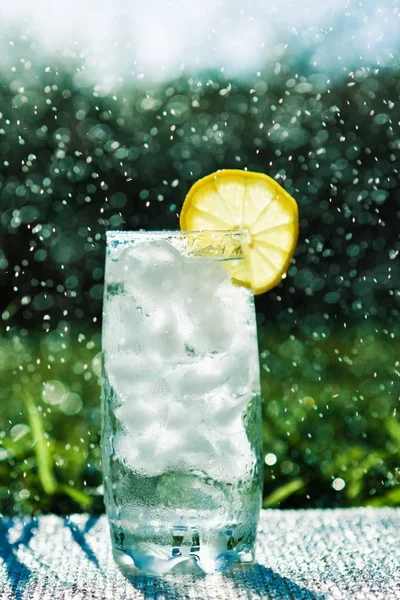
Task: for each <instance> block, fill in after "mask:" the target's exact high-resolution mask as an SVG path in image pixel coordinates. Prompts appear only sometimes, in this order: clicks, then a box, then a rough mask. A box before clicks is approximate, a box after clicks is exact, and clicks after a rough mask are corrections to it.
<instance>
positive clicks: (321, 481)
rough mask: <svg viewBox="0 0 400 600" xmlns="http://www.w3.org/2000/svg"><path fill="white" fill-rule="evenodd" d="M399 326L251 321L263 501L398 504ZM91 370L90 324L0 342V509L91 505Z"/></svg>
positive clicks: (94, 473)
mask: <svg viewBox="0 0 400 600" xmlns="http://www.w3.org/2000/svg"><path fill="white" fill-rule="evenodd" d="M399 329H400V326H399V325H397V326H396V327H395V328H393V329H391V330H388V329H385V330H380V331H377V330H376V324H373V323H372V322H371V323H365V324H362V325H360V326H359V327H358V328H354V329H352V330H349V331H347V332H346V333H343V332H339V334H332V335H330V336H329V337H326V336H325V335H324V333H323V332H320V334H319V335H311V336H305V335H304V334H302V333H301V332H299V331H297V332H293V333H292V334H291V335H290V336H288V337H287V336H284V335H282V334H281V333H278V332H277V331H274V330H273V329H271V330H269V331H267V330H265V329H262V330H261V335H260V340H259V342H260V347H261V348H264V350H262V352H261V358H260V360H261V373H262V391H263V398H264V451H265V484H264V506H283V507H312V506H353V505H360V504H362V505H374V506H381V505H399V504H400V498H399V490H400V486H399V483H400V470H399V457H400V425H399V422H398V418H397V405H398V397H399V395H400V379H399V370H400V361H399V357H400V344H399ZM99 375H100V335H99V332H98V331H91V332H89V333H88V332H87V333H86V334H83V333H77V331H76V328H75V330H74V328H72V330H71V328H70V326H69V325H68V324H67V323H66V322H64V323H60V324H59V327H58V328H57V329H56V330H54V331H52V332H50V333H48V334H47V336H42V337H41V339H38V338H37V337H32V336H17V335H15V336H13V337H12V338H9V339H8V340H7V341H6V340H4V339H3V343H2V348H1V351H0V377H1V379H2V381H3V382H4V383H3V386H2V390H1V396H2V397H1V402H2V407H3V408H2V414H3V416H4V417H6V420H5V423H7V425H6V426H5V428H4V430H3V431H1V433H0V474H1V486H0V498H1V511H2V512H4V513H10V512H11V513H13V512H20V511H28V512H32V511H53V512H62V513H63V512H71V511H74V510H79V509H85V510H87V509H90V510H92V511H94V512H99V511H101V510H102V497H101V487H100V486H101V465H100V451H99V428H100V407H99V396H100V388H99Z"/></svg>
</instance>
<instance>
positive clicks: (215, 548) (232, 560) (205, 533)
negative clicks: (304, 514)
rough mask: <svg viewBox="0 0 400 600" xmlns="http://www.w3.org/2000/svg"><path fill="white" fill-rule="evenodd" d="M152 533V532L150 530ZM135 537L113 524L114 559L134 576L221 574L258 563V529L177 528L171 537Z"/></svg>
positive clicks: (154, 534)
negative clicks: (256, 535)
mask: <svg viewBox="0 0 400 600" xmlns="http://www.w3.org/2000/svg"><path fill="white" fill-rule="evenodd" d="M147 533H149V531H147ZM165 533H166V532H164V535H162V536H160V535H157V532H155V531H153V532H152V535H147V536H141V535H140V534H139V535H138V532H136V535H135V534H132V533H131V532H129V530H128V529H127V528H126V527H125V528H124V529H122V528H121V526H120V524H119V526H118V527H115V525H114V524H113V523H111V539H112V542H113V556H114V560H115V562H116V563H117V565H118V566H119V567H120V569H121V570H122V571H123V572H124V573H126V574H131V575H135V574H136V575H138V574H145V575H153V576H162V575H165V574H166V573H168V572H170V571H172V570H173V572H174V574H175V573H181V574H183V573H185V574H191V575H196V574H205V573H220V572H222V571H225V570H226V569H228V568H230V567H232V566H233V565H234V564H238V563H240V564H252V563H253V562H254V544H255V529H254V528H252V527H249V528H247V527H244V526H243V525H242V526H241V527H240V531H237V530H236V531H235V529H232V528H227V527H224V528H222V529H208V528H207V529H204V530H203V529H200V528H198V527H196V528H195V527H190V528H188V527H182V526H178V527H173V528H172V529H170V533H169V535H165Z"/></svg>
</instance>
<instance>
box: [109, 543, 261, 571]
mask: <svg viewBox="0 0 400 600" xmlns="http://www.w3.org/2000/svg"><path fill="white" fill-rule="evenodd" d="M113 558H114V560H115V562H116V564H117V566H118V567H119V569H120V570H121V571H122V572H123V573H124V574H125V575H150V576H153V577H162V576H163V575H166V574H167V573H173V574H174V575H191V576H195V575H207V574H213V573H221V572H223V571H225V570H226V569H228V568H234V567H235V566H237V565H239V564H240V565H246V566H251V565H253V564H254V550H251V551H247V552H246V551H241V552H238V553H233V552H231V553H229V554H228V553H225V554H224V556H218V557H216V558H215V559H214V560H208V561H207V562H206V563H204V561H201V560H199V559H198V558H197V557H196V558H195V557H193V556H190V557H186V556H182V557H171V558H168V559H161V560H160V559H157V558H156V557H154V556H151V555H148V556H146V557H142V560H141V561H140V564H141V568H140V569H139V568H138V567H137V566H136V564H135V562H134V560H133V558H132V557H131V556H129V555H128V554H126V553H125V552H121V551H120V550H117V549H116V548H113Z"/></svg>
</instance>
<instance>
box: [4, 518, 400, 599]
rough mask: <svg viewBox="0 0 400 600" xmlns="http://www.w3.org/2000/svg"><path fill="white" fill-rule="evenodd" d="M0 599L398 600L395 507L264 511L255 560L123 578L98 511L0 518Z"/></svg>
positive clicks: (399, 530) (399, 543) (399, 544)
mask: <svg viewBox="0 0 400 600" xmlns="http://www.w3.org/2000/svg"><path fill="white" fill-rule="evenodd" d="M0 558H1V561H0V598H1V599H2V600H3V599H7V600H8V599H10V600H11V599H16V600H27V599H32V600H33V599H35V600H36V599H37V600H55V599H59V598H60V599H63V600H69V599H71V600H75V599H76V600H81V599H82V600H83V599H89V598H90V599H110V600H122V599H124V600H125V599H126V600H139V599H146V600H147V599H148V600H150V599H154V600H170V599H173V600H194V599H199V600H200V599H201V600H203V599H206V598H212V599H214V600H218V599H223V600H225V599H230V600H241V599H259V598H265V599H266V600H267V599H269V598H271V599H274V600H275V599H279V600H283V599H285V600H286V599H288V600H289V599H290V600H297V599H299V600H320V599H327V600H341V599H344V598H345V599H351V600H364V599H368V600H369V599H374V600H375V599H382V600H392V599H395V598H399V599H400V509H389V508H384V509H372V508H371V509H366V508H356V509H335V510H288V511H280V510H265V511H262V516H261V523H260V529H259V536H258V547H257V556H256V563H255V564H254V565H253V566H251V567H240V566H239V567H236V568H235V569H233V570H231V571H230V572H227V573H226V574H217V575H208V576H198V577H192V576H188V575H173V574H171V575H167V576H166V577H164V578H153V577H146V576H135V577H132V576H131V577H127V576H124V575H123V574H122V573H121V572H120V571H119V570H118V568H117V567H115V566H114V564H113V560H112V556H111V551H110V540H109V533H108V525H107V521H106V518H105V517H104V516H102V517H100V518H98V517H89V516H87V515H73V516H71V517H64V518H63V517H57V516H54V515H48V516H43V517H39V518H35V519H30V518H25V519H20V518H19V519H14V520H12V519H2V520H1V522H0Z"/></svg>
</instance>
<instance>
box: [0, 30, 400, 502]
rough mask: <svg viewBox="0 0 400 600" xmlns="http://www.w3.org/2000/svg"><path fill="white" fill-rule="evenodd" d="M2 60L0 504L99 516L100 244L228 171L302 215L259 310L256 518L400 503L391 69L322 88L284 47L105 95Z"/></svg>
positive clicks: (72, 75) (399, 162) (398, 90)
mask: <svg viewBox="0 0 400 600" xmlns="http://www.w3.org/2000/svg"><path fill="white" fill-rule="evenodd" d="M28 55H29V57H30V60H26V56H28ZM8 60H9V63H10V64H9V66H10V68H5V67H4V69H3V70H2V72H1V73H0V85H1V94H0V287H1V295H0V302H1V308H0V313H1V314H2V322H3V325H4V331H3V332H2V333H1V337H0V380H1V381H2V384H1V387H0V402H1V404H0V406H1V408H0V416H1V427H0V500H1V505H0V510H1V511H2V512H4V513H10V512H11V513H13V512H19V511H28V512H31V511H54V512H71V511H73V510H79V509H82V510H86V509H88V508H90V510H93V511H95V512H98V511H101V510H102V497H101V487H100V486H101V475H100V458H99V428H100V414H99V369H100V358H99V356H100V355H99V352H100V328H99V324H100V318H101V302H102V292H103V267H104V232H105V231H106V230H107V229H113V228H114V229H119V228H129V229H138V228H146V229H164V228H171V229H176V228H177V227H178V219H177V213H179V210H180V206H181V204H182V201H183V199H184V196H185V194H186V192H187V190H188V189H189V187H190V186H191V185H192V183H193V181H195V180H196V179H198V178H199V177H201V176H203V175H206V174H208V173H210V172H212V171H214V170H216V169H218V168H223V167H225V168H228V167H231V168H232V167H233V168H247V169H251V170H255V171H263V172H268V173H269V174H270V175H271V176H273V177H275V178H276V179H277V180H278V181H279V182H280V183H281V185H283V186H284V187H285V188H286V189H287V191H288V192H290V193H291V194H292V195H293V196H294V197H295V198H296V199H297V201H298V203H299V208H300V240H299V246H298V249H297V252H296V256H295V260H294V262H293V264H292V266H291V267H290V269H289V272H288V276H287V278H286V279H285V280H284V281H283V282H282V283H281V284H280V285H279V286H278V287H277V288H276V289H274V290H272V291H271V292H269V293H268V294H266V295H264V296H260V297H258V298H257V302H256V308H257V316H258V326H259V343H260V362H261V369H262V370H261V372H262V385H263V395H264V400H265V403H264V445H265V490H264V492H265V494H264V498H265V500H264V502H265V506H278V505H279V506H283V507H289V506H291V507H299V506H304V507H307V506H337V505H341V506H351V505H358V504H371V505H384V504H388V505H398V504H400V491H399V490H400V487H399V485H398V484H399V477H400V474H399V463H400V461H399V458H400V425H399V421H398V404H399V397H400V389H399V375H400V369H399V357H400V347H399V298H400V294H399V287H400V286H399V281H400V264H399V252H400V240H399V228H398V218H399V215H400V207H399V202H400V191H399V185H398V182H399V169H400V101H399V96H400V66H399V64H398V63H397V62H396V61H395V59H390V61H389V62H387V63H386V64H380V65H372V66H371V67H367V66H363V67H360V68H359V69H358V70H355V71H349V72H347V73H346V74H344V75H343V78H342V79H340V80H337V81H335V82H331V81H330V79H329V77H328V76H327V75H326V74H325V73H321V72H318V70H317V69H313V68H312V67H311V66H301V65H298V64H297V63H296V61H295V57H291V56H290V55H288V54H285V51H283V50H282V49H281V50H280V53H277V55H276V57H274V60H272V59H271V62H270V64H269V66H268V67H266V68H265V70H263V71H262V72H259V73H257V74H254V75H251V76H249V77H248V78H247V79H243V78H242V79H241V80H239V79H238V80H235V79H227V78H226V77H225V75H224V74H223V73H213V74H206V75H205V76H204V77H198V78H195V77H187V76H182V77H180V78H179V79H176V80H174V81H171V82H168V83H162V84H161V83H160V84H157V83H151V82H148V81H138V82H137V83H136V85H134V86H130V85H126V84H125V85H124V84H122V83H121V84H120V86H119V87H118V86H117V88H116V89H113V90H111V91H110V90H107V89H106V88H104V87H102V86H101V85H100V84H98V85H93V84H92V83H91V82H90V80H89V78H88V76H87V74H86V72H85V70H84V69H82V68H81V67H80V66H79V65H78V64H70V63H69V64H67V63H63V62H62V61H61V60H53V61H50V62H47V63H46V65H45V64H44V63H43V61H42V59H41V57H36V58H35V56H34V51H33V50H32V48H31V47H28V46H26V47H24V42H23V41H21V42H20V44H16V45H15V46H13V47H12V48H10V54H9V57H8ZM388 60H389V59H388Z"/></svg>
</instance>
